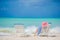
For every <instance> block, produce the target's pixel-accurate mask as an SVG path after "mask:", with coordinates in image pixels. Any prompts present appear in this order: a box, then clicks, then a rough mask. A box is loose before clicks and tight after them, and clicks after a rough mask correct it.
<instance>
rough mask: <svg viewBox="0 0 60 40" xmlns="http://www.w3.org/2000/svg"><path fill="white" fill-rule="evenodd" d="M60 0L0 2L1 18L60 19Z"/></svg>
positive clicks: (4, 0) (6, 0) (1, 0)
mask: <svg viewBox="0 0 60 40" xmlns="http://www.w3.org/2000/svg"><path fill="white" fill-rule="evenodd" d="M59 4H60V0H0V17H3V18H4V17H8V18H60V5H59Z"/></svg>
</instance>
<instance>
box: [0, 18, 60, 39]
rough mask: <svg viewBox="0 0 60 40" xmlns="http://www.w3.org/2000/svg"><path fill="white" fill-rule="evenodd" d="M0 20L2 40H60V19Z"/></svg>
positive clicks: (0, 36)
mask: <svg viewBox="0 0 60 40" xmlns="http://www.w3.org/2000/svg"><path fill="white" fill-rule="evenodd" d="M0 19H1V20H0V25H1V26H2V27H1V26H0V40H60V31H59V30H60V26H59V23H60V22H59V21H60V19H20V18H16V19H14V18H0ZM12 24H13V25H12ZM54 24H55V25H54ZM6 26H8V27H6ZM9 26H10V27H9Z"/></svg>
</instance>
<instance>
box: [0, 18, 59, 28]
mask: <svg viewBox="0 0 60 40" xmlns="http://www.w3.org/2000/svg"><path fill="white" fill-rule="evenodd" d="M42 22H50V23H51V28H54V27H57V26H58V27H60V18H0V28H1V27H2V28H6V27H7V28H10V27H11V28H13V27H14V24H24V27H27V26H37V27H38V26H42Z"/></svg>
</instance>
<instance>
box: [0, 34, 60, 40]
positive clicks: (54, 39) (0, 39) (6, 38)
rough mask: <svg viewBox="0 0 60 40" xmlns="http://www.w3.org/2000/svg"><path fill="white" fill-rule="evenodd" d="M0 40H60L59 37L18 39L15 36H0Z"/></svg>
mask: <svg viewBox="0 0 60 40" xmlns="http://www.w3.org/2000/svg"><path fill="white" fill-rule="evenodd" d="M0 40H60V37H37V36H35V37H34V36H31V37H19V36H16V35H14V36H13V35H11V36H0Z"/></svg>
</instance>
